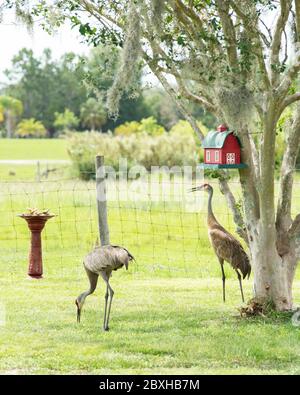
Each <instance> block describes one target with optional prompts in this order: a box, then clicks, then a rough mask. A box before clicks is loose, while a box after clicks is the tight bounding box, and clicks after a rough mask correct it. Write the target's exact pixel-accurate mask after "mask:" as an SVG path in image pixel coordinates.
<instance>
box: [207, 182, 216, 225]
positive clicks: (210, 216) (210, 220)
mask: <svg viewBox="0 0 300 395" xmlns="http://www.w3.org/2000/svg"><path fill="white" fill-rule="evenodd" d="M213 193H214V191H213V189H211V190H210V191H209V195H208V207H207V223H208V224H209V225H212V224H213V223H217V224H218V221H217V219H216V217H215V216H214V213H213V210H212V197H213Z"/></svg>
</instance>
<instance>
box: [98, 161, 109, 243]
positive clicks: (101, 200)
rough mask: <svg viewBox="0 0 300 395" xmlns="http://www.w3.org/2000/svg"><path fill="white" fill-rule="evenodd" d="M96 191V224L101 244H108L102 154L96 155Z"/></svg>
mask: <svg viewBox="0 0 300 395" xmlns="http://www.w3.org/2000/svg"><path fill="white" fill-rule="evenodd" d="M96 191H97V208H98V226H99V234H100V241H101V245H102V246H103V245H107V244H109V229H108V221H107V204H106V187H105V167H104V156H100V155H97V156H96Z"/></svg>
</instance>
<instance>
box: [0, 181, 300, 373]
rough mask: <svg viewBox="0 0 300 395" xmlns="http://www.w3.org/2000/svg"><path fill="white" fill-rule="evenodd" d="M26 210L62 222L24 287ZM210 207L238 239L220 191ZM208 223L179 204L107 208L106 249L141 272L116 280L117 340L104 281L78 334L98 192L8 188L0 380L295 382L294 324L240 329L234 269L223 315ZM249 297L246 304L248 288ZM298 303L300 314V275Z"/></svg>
mask: <svg viewBox="0 0 300 395" xmlns="http://www.w3.org/2000/svg"><path fill="white" fill-rule="evenodd" d="M214 185H216V184H214ZM233 185H235V184H233ZM235 188H237V187H235ZM109 193H110V192H109ZM236 193H237V195H238V190H237V189H236ZM299 204H300V202H299V201H298V200H295V202H294V210H295V211H296V210H299ZM28 206H29V207H40V208H44V207H46V208H51V210H52V211H54V212H55V213H56V214H58V216H57V217H56V218H54V219H51V220H50V221H49V223H48V224H47V226H46V229H45V230H44V232H43V246H44V269H45V270H44V272H45V278H44V279H43V280H40V281H36V280H27V279H26V269H27V259H28V258H27V255H28V246H29V234H28V230H27V227H26V224H25V222H24V221H23V220H22V219H20V218H18V217H16V215H17V214H18V213H20V212H22V211H24V209H25V208H26V207H28ZM214 207H215V213H216V216H217V217H218V219H219V220H220V222H221V223H222V224H223V225H224V226H226V227H227V228H228V229H229V230H231V231H232V232H234V227H233V224H232V218H231V215H230V213H229V211H228V209H227V208H226V204H225V201H224V197H223V196H222V195H221V194H220V193H219V192H218V191H217V189H216V192H215V200H214ZM205 216H206V213H205V206H204V207H203V208H202V209H200V210H199V212H188V211H186V210H185V209H184V207H182V206H181V205H180V204H179V203H174V202H173V203H168V202H160V203H159V202H158V203H153V202H152V203H150V204H149V203H142V202H138V201H137V202H126V201H125V202H120V201H113V200H112V199H111V198H110V199H109V225H110V235H111V242H112V243H116V244H121V245H124V246H126V247H127V248H128V249H129V250H130V251H131V252H132V253H133V254H134V255H135V257H136V261H137V262H136V263H133V264H132V265H131V267H130V270H129V271H128V272H126V271H125V270H120V271H118V272H116V273H114V274H113V278H112V280H111V284H112V287H113V288H114V290H115V292H116V293H115V298H114V302H113V308H112V316H111V324H110V327H111V331H110V332H108V333H104V332H102V329H101V326H102V319H103V307H104V285H103V284H102V282H101V280H100V281H99V288H98V290H97V291H96V293H95V294H94V295H92V296H90V297H89V298H88V299H87V302H86V305H85V307H84V311H83V316H82V323H81V324H80V325H78V324H77V323H76V307H75V304H74V300H75V298H76V296H77V295H78V294H79V293H81V292H82V291H83V290H85V289H86V287H87V278H86V275H85V272H84V270H83V267H82V258H83V256H84V255H85V254H86V253H87V252H88V251H89V250H90V249H91V247H92V245H93V244H94V242H95V239H96V236H97V220H96V218H97V213H96V208H95V185H94V183H92V182H89V183H85V182H79V181H77V182H74V181H73V182H70V181H69V182H64V181H61V182H43V183H40V184H35V183H19V184H13V183H8V184H7V183H3V184H1V185H0V230H1V232H0V250H1V255H0V286H1V290H2V293H1V299H0V321H1V316H2V320H3V315H4V313H3V311H4V310H5V312H6V314H5V315H6V322H5V324H3V325H2V326H0V373H6V374H7V373H32V374H33V373H46V374H47V373H48V374H50V373H64V374H67V373H80V374H90V373H94V374H100V373H115V374H125V373H128V374H129V373H169V374H179V373H203V374H216V373H222V374H226V373H235V374H242V373H258V374H264V373H265V374H272V373H286V374H295V373H300V368H299V366H300V365H299V364H300V328H295V327H293V326H292V324H291V317H290V315H278V316H276V315H273V316H271V317H266V318H255V319H241V318H240V317H239V314H238V310H237V309H238V307H239V306H240V304H241V297H240V292H239V286H238V281H237V279H236V276H235V273H234V272H233V270H232V269H230V267H229V266H228V265H226V274H227V278H228V281H227V302H226V304H223V302H222V281H221V276H220V268H219V264H218V262H217V259H216V258H215V256H214V254H213V251H212V249H211V247H210V245H209V241H208V238H207V228H206V223H205ZM244 288H245V295H246V298H247V299H250V298H251V295H252V291H251V289H252V279H250V280H249V281H244ZM294 294H295V302H296V303H297V302H298V301H299V298H300V276H299V271H298V273H297V276H296V282H295V285H294ZM1 310H2V314H1Z"/></svg>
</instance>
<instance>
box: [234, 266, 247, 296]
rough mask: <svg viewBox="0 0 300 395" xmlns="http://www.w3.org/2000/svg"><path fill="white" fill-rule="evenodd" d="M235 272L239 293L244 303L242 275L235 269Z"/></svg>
mask: <svg viewBox="0 0 300 395" xmlns="http://www.w3.org/2000/svg"><path fill="white" fill-rule="evenodd" d="M236 273H237V276H238V279H239V283H240V290H241V295H242V301H243V303H244V302H245V299H244V292H243V285H242V276H241V275H240V273H239V272H238V271H237V270H236Z"/></svg>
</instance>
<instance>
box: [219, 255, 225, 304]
mask: <svg viewBox="0 0 300 395" xmlns="http://www.w3.org/2000/svg"><path fill="white" fill-rule="evenodd" d="M219 262H220V265H221V270H222V283H223V302H225V280H226V277H225V272H224V259H222V258H219Z"/></svg>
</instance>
